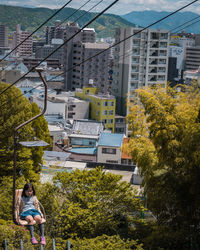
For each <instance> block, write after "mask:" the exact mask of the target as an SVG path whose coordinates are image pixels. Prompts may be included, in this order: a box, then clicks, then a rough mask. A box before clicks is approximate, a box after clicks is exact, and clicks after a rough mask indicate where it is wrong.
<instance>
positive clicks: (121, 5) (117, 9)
mask: <svg viewBox="0 0 200 250" xmlns="http://www.w3.org/2000/svg"><path fill="white" fill-rule="evenodd" d="M84 2H85V3H86V2H87V1H84ZM84 2H83V3H82V2H81V3H80V1H79V0H73V1H72V2H71V3H70V4H69V5H68V6H67V7H71V8H79V7H80V6H81V5H82V4H84ZM97 2H98V1H96V0H95V1H94V0H93V1H90V2H89V3H87V4H86V5H85V7H84V8H83V9H84V10H88V9H89V8H91V7H92V6H94V5H95V4H96V3H97ZM111 2H112V1H111V0H109V1H105V2H102V3H101V4H99V5H98V7H96V8H94V10H93V12H98V11H100V10H102V9H103V8H104V7H106V6H108V4H109V3H111ZM191 2H192V1H188V0H181V1H177V0H121V1H119V2H118V3H117V4H115V5H114V6H113V7H112V8H111V9H109V10H108V13H112V14H117V15H124V14H127V13H130V12H132V11H144V10H154V11H167V12H168V11H169V12H171V11H175V10H176V9H179V8H181V7H183V6H184V5H186V4H189V3H191ZM65 3H66V1H64V0H62V1H58V0H56V1H54V2H53V3H52V2H50V1H48V0H29V1H26V0H25V1H24V0H23V1H22V0H2V1H1V4H5V5H12V6H21V7H29V8H36V7H46V8H50V9H58V8H60V7H61V6H62V5H64V4H65ZM184 11H191V12H195V13H199V11H200V4H199V2H196V3H194V4H193V5H191V6H189V7H188V8H186V9H184Z"/></svg>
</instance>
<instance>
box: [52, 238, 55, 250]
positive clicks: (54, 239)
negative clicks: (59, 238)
mask: <svg viewBox="0 0 200 250" xmlns="http://www.w3.org/2000/svg"><path fill="white" fill-rule="evenodd" d="M52 241H53V250H56V243H55V239H53V240H52Z"/></svg>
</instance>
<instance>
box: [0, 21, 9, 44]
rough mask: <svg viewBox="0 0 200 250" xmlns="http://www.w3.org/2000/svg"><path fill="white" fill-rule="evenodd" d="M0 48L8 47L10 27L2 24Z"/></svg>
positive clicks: (0, 27) (0, 26)
mask: <svg viewBox="0 0 200 250" xmlns="http://www.w3.org/2000/svg"><path fill="white" fill-rule="evenodd" d="M0 47H8V27H7V26H6V25H5V24H2V23H0Z"/></svg>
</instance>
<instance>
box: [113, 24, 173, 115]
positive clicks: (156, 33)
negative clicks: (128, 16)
mask: <svg viewBox="0 0 200 250" xmlns="http://www.w3.org/2000/svg"><path fill="white" fill-rule="evenodd" d="M140 31H141V29H140V28H132V27H128V28H117V29H116V33H115V39H116V42H119V41H121V40H123V39H125V38H127V37H129V36H132V35H133V34H135V35H134V36H132V37H131V38H130V39H127V40H125V41H124V42H123V43H120V44H119V45H117V46H115V51H114V68H113V70H114V75H113V83H112V94H113V95H114V96H115V97H116V103H117V107H116V110H117V111H116V112H117V114H118V115H127V113H128V107H127V105H126V103H127V101H132V100H134V98H135V90H136V89H138V88H140V87H143V86H152V85H155V84H163V85H164V86H166V84H167V71H168V54H169V32H168V31H167V30H156V29H152V30H150V29H147V30H143V31H141V32H140Z"/></svg>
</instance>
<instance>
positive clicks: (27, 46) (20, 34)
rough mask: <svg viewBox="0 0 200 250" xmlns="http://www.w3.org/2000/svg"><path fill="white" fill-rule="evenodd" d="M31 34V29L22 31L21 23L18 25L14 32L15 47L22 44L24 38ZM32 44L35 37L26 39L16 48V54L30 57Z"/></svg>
mask: <svg viewBox="0 0 200 250" xmlns="http://www.w3.org/2000/svg"><path fill="white" fill-rule="evenodd" d="M30 34H31V32H30V31H22V30H21V27H20V24H18V25H17V30H16V31H15V32H14V33H13V48H15V47H16V46H17V45H18V44H20V43H21V42H22V41H24V39H26V38H27V37H28V36H29V35H30ZM32 45H33V38H32V36H31V37H29V38H28V39H27V40H26V41H24V42H23V43H22V44H21V45H20V46H19V47H18V48H17V49H15V51H14V54H16V55H17V56H19V57H28V56H31V55H32Z"/></svg>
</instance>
